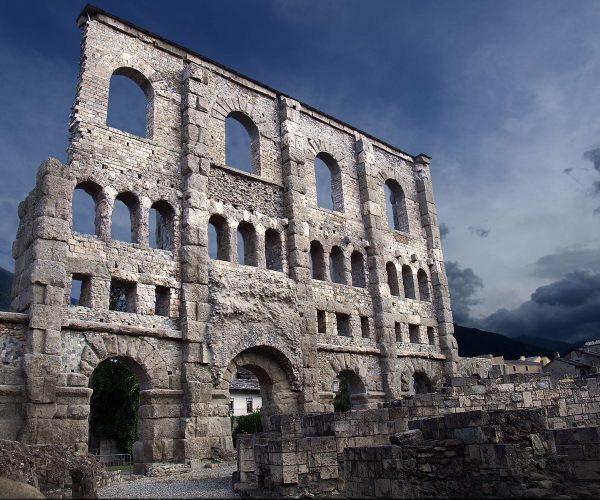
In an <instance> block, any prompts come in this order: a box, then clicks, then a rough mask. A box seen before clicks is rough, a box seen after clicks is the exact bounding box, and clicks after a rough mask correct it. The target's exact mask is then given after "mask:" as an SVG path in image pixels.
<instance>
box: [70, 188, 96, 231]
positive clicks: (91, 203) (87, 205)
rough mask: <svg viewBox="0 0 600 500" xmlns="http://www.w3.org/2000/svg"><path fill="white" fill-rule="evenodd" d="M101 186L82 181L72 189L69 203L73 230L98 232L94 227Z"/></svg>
mask: <svg viewBox="0 0 600 500" xmlns="http://www.w3.org/2000/svg"><path fill="white" fill-rule="evenodd" d="M101 191H102V188H101V187H100V186H98V184H95V183H93V182H90V181H88V182H82V183H81V184H78V185H77V186H76V187H75V191H73V201H72V205H71V207H72V208H71V210H72V215H73V226H72V228H73V231H76V232H78V233H83V234H98V231H97V229H96V203H97V202H98V198H99V197H100V192H101Z"/></svg>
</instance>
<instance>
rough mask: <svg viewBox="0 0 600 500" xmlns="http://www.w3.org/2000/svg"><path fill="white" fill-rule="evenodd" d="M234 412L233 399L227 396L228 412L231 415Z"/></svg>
mask: <svg viewBox="0 0 600 500" xmlns="http://www.w3.org/2000/svg"><path fill="white" fill-rule="evenodd" d="M233 412H234V399H233V398H229V414H230V415H233Z"/></svg>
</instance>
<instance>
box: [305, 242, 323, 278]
mask: <svg viewBox="0 0 600 500" xmlns="http://www.w3.org/2000/svg"><path fill="white" fill-rule="evenodd" d="M309 265H310V275H311V276H312V278H313V279H315V280H321V281H325V279H326V278H325V252H324V251H323V245H321V243H319V242H318V241H311V242H310V260H309Z"/></svg>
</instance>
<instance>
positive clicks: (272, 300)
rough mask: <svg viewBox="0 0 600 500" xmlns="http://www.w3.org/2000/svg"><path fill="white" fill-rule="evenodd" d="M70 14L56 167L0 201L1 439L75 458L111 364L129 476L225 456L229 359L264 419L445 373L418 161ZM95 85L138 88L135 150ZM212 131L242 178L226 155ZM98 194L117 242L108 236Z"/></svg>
mask: <svg viewBox="0 0 600 500" xmlns="http://www.w3.org/2000/svg"><path fill="white" fill-rule="evenodd" d="M78 23H79V26H80V27H81V30H82V33H83V39H82V52H81V69H80V74H79V79H78V82H77V93H76V97H75V102H74V105H73V108H72V114H71V121H70V124H69V131H70V134H71V136H70V145H69V158H68V163H67V165H62V164H61V163H60V162H58V161H56V160H53V159H49V160H47V161H46V162H44V163H43V164H42V165H41V167H40V169H39V172H38V176H37V180H36V185H35V187H34V189H33V190H32V191H31V193H30V194H29V195H28V196H27V198H26V199H25V201H23V203H22V204H21V205H20V207H19V217H20V226H19V231H18V234H17V238H16V241H15V243H14V246H13V254H14V258H15V260H16V268H15V283H14V289H13V309H14V311H15V313H10V314H5V315H4V316H3V317H2V330H0V346H1V348H2V349H1V351H0V352H1V355H2V363H3V364H2V366H1V371H0V408H1V409H2V412H1V414H0V418H1V419H2V423H1V425H0V429H1V431H0V434H1V437H2V438H7V439H16V438H18V439H19V440H21V441H23V442H26V443H51V442H61V443H66V444H72V445H74V446H76V447H77V448H78V449H79V450H86V449H87V445H88V415H89V411H90V410H89V401H90V396H91V392H92V390H91V389H90V388H88V385H89V377H90V376H91V375H92V373H93V371H94V369H95V368H96V367H97V366H98V365H99V364H100V363H101V362H103V361H104V360H107V359H113V358H116V359H120V360H122V361H125V362H127V363H128V364H129V365H130V366H131V367H132V368H133V369H134V371H135V372H136V374H137V376H138V378H139V380H140V384H141V394H140V407H139V411H138V417H139V423H138V438H139V440H138V442H136V444H135V445H134V455H135V456H134V459H135V461H136V462H137V463H139V464H143V463H149V462H156V461H184V460H190V461H193V460H199V459H203V458H205V457H208V456H209V455H210V451H211V446H214V445H220V446H222V447H226V448H230V447H231V436H230V423H229V418H228V401H229V396H228V391H229V381H230V380H231V379H232V377H233V376H234V375H235V372H236V370H237V368H238V367H243V368H246V369H248V370H250V371H251V372H253V373H254V374H255V375H256V376H257V377H258V379H259V381H260V384H261V391H262V399H263V413H264V414H265V415H266V417H265V422H267V423H268V421H269V419H268V418H267V417H268V416H270V415H273V414H283V413H287V414H290V413H291V414H294V413H300V414H302V413H313V412H330V411H332V409H333V406H332V400H333V397H334V392H333V389H332V388H333V385H334V381H336V380H340V379H343V380H345V381H346V382H347V384H348V387H349V390H350V393H351V401H352V404H353V407H354V408H356V409H360V408H362V409H367V408H376V407H378V406H380V405H381V403H383V401H384V400H391V399H397V398H401V397H402V396H405V395H407V394H411V393H415V392H416V393H419V392H430V391H432V390H434V389H435V388H436V387H439V386H440V385H441V383H442V380H443V379H444V378H445V377H448V376H450V375H452V374H453V373H454V372H455V371H456V370H457V365H458V362H459V360H458V357H457V350H456V343H455V340H454V337H453V330H452V316H451V311H450V301H449V295H448V286H447V281H446V274H445V270H444V262H443V256H442V251H441V246H440V236H439V231H438V224H437V216H436V208H435V203H434V199H433V194H432V188H431V176H430V171H429V158H428V157H427V156H425V155H419V156H411V155H409V154H407V153H404V152H403V151H400V150H398V149H396V148H394V147H392V146H390V145H388V144H385V143H383V142H381V141H379V140H377V139H375V138H373V137H371V136H368V135H367V134H365V133H363V132H360V131H358V130H355V129H353V128H351V127H349V126H348V125H346V124H344V123H342V122H340V121H338V120H336V119H334V118H332V117H329V116H327V115H325V114H323V113H321V112H319V111H318V110H315V109H313V108H311V107H309V106H306V105H304V104H302V103H300V102H298V101H296V100H294V99H292V98H290V97H288V96H286V95H283V94H281V93H279V92H277V91H275V90H273V89H270V88H268V87H265V86H263V85H261V84H259V83H257V82H255V81H253V80H250V79H248V78H247V77H244V76H242V75H239V74H237V73H235V72H233V71H231V70H229V69H226V68H224V67H222V66H220V65H219V64H217V63H214V62H212V61H210V60H207V59H205V58H203V57H201V56H199V55H197V54H195V53H193V52H191V51H188V50H186V49H184V48H182V47H179V46H177V45H175V44H173V43H171V42H168V41H165V40H163V39H161V38H159V37H157V36H155V35H152V34H150V33H147V32H146V31H144V30H142V29H140V28H137V27H135V26H132V25H131V24H129V23H127V22H125V21H122V20H120V19H117V18H115V17H113V16H111V15H109V14H107V13H105V12H102V11H100V10H99V9H96V8H94V7H89V6H88V7H86V9H85V10H84V11H83V12H82V14H81V16H80V17H79V20H78ZM114 76H125V77H127V78H129V79H131V80H132V81H133V82H135V83H136V84H137V85H138V86H139V87H140V88H141V90H142V91H143V93H144V95H145V96H146V100H147V109H146V115H145V119H146V136H145V137H138V136H135V135H133V134H130V133H126V132H123V131H121V130H117V129H115V128H111V127H110V126H108V125H107V109H108V104H109V100H110V97H111V96H110V95H109V88H110V83H111V78H113V77H114ZM228 119H233V120H235V121H237V122H238V123H239V124H241V125H242V126H243V127H244V129H245V131H247V133H248V137H249V144H250V146H249V147H250V152H249V157H250V158H251V167H252V168H251V170H250V171H249V172H246V171H242V170H240V169H236V168H233V167H234V166H233V165H227V164H226V154H225V151H226V147H227V140H228V138H227V137H226V127H225V123H226V120H228ZM319 169H320V170H321V174H323V173H324V175H325V177H324V178H326V179H327V182H325V185H324V188H325V189H326V192H327V191H328V193H329V194H328V198H329V199H327V200H326V201H327V202H328V203H329V205H328V206H326V207H323V206H322V205H323V204H324V203H323V202H322V198H321V197H322V194H320V193H321V191H320V190H321V188H322V187H323V186H318V183H317V181H316V176H317V175H321V174H319V173H318V171H319ZM318 187H319V189H318ZM74 193H78V194H84V195H85V196H89V197H91V199H92V201H93V206H94V209H95V217H94V220H93V225H94V227H95V230H94V231H93V232H94V234H82V233H78V232H76V231H74V230H73V224H72V221H73V217H74V213H73V211H74V210H77V205H74V204H72V200H73V196H74ZM117 203H123V204H125V206H126V207H127V209H128V210H129V214H130V220H131V224H130V234H131V238H130V242H122V241H117V240H116V239H114V238H113V237H112V231H111V229H112V228H111V221H112V215H113V209H114V207H115V204H117ZM151 212H152V213H154V214H155V220H156V224H155V225H154V226H155V227H151V226H152V224H150V222H149V221H150V213H151ZM211 238H213V240H214V248H212V247H211V245H212V244H209V243H210V240H211ZM238 249H243V250H240V254H239V255H238ZM211 256H212V257H213V258H211ZM75 288H77V289H78V290H80V292H79V297H78V298H77V300H76V301H75V303H73V300H72V297H73V293H72V290H74V289H75Z"/></svg>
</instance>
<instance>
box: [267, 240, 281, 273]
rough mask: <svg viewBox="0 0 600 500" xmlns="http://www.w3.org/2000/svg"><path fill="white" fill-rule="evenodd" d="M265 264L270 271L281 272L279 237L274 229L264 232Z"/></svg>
mask: <svg viewBox="0 0 600 500" xmlns="http://www.w3.org/2000/svg"><path fill="white" fill-rule="evenodd" d="M265 264H266V267H267V269H270V270H271V271H279V272H283V259H282V251H281V237H280V236H279V233H278V232H277V231H276V230H275V229H267V230H266V232H265Z"/></svg>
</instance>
